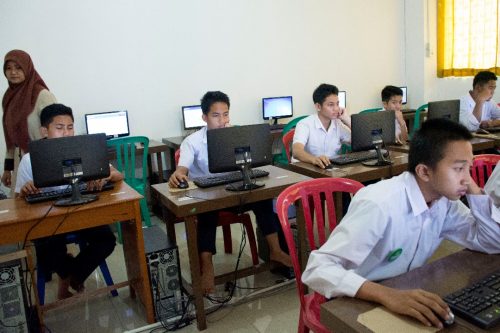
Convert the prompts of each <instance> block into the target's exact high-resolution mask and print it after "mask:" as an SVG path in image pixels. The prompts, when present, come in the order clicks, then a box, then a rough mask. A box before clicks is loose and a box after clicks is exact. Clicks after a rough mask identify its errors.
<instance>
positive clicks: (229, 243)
mask: <svg viewBox="0 0 500 333" xmlns="http://www.w3.org/2000/svg"><path fill="white" fill-rule="evenodd" d="M222 234H223V236H224V252H226V253H233V239H232V237H231V226H230V225H227V224H224V225H222Z"/></svg>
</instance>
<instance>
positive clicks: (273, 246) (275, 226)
mask: <svg viewBox="0 0 500 333" xmlns="http://www.w3.org/2000/svg"><path fill="white" fill-rule="evenodd" d="M229 106H230V103H229V97H228V96H227V95H226V94H225V93H223V92H220V91H209V92H207V93H206V94H205V95H204V96H203V98H202V99H201V109H202V112H203V115H202V117H203V120H204V121H205V122H206V123H207V126H205V127H203V128H201V129H200V130H199V131H197V132H195V133H193V134H191V135H190V136H188V137H187V138H186V139H185V140H184V141H183V142H182V144H181V147H180V151H181V154H180V159H179V163H178V166H177V168H176V169H175V172H174V173H173V174H172V176H171V177H170V179H169V185H170V187H173V188H176V187H179V184H180V182H182V181H187V180H188V176H189V177H190V178H196V177H202V176H207V175H210V172H209V170H208V150H207V131H211V130H216V129H218V128H223V127H227V126H229ZM248 210H252V211H253V212H254V214H255V218H256V221H257V225H258V226H259V228H260V230H261V231H262V234H263V235H264V236H265V238H266V241H267V244H268V245H269V252H270V258H271V260H273V261H277V262H279V263H281V264H283V265H285V266H288V267H291V266H292V261H291V258H290V256H289V255H288V254H286V253H285V252H284V251H283V250H282V249H281V247H280V243H279V239H278V231H279V230H281V229H280V228H281V227H280V224H279V220H278V217H277V215H276V214H275V213H274V212H273V202H272V200H264V201H260V202H255V203H251V204H247V205H245V206H244V207H243V209H242V211H248ZM218 215H219V212H218V211H212V212H207V213H203V214H199V215H198V216H197V220H198V223H197V228H198V229H197V230H198V250H199V252H200V266H201V279H202V288H203V290H204V293H205V294H208V293H212V292H214V291H215V284H214V266H213V262H212V256H213V255H214V254H215V252H216V251H215V235H216V229H217V218H218Z"/></svg>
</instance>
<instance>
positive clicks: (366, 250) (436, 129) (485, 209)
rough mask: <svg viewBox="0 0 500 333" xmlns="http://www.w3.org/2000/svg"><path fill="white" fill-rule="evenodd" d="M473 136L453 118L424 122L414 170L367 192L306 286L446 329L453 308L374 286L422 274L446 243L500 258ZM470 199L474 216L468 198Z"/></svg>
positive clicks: (316, 257) (317, 258)
mask: <svg viewBox="0 0 500 333" xmlns="http://www.w3.org/2000/svg"><path fill="white" fill-rule="evenodd" d="M470 139H471V134H470V132H469V131H468V130H467V128H465V127H464V126H462V125H460V124H458V123H454V122H452V121H450V120H447V119H432V120H428V121H426V122H425V123H423V125H422V128H421V129H420V130H419V131H418V132H417V133H416V135H415V137H414V138H413V139H412V141H411V143H410V152H409V158H408V171H406V172H404V173H403V174H401V175H399V176H396V177H393V178H391V179H387V180H382V181H380V182H378V183H376V184H373V185H370V186H367V187H365V188H363V189H361V190H360V191H359V192H358V193H357V194H356V195H355V196H354V197H353V199H352V202H351V205H350V207H349V210H348V212H347V215H346V216H345V217H344V219H343V220H342V222H341V223H340V224H339V225H338V226H337V228H336V229H335V230H334V231H333V232H332V234H331V235H330V238H329V239H328V240H327V241H326V242H325V244H324V245H323V246H322V247H321V248H320V249H318V250H317V251H313V252H312V253H311V255H310V257H309V261H308V263H307V267H306V269H305V271H304V274H303V276H302V281H303V282H304V283H305V284H307V285H308V286H309V287H311V288H312V289H314V290H315V291H317V292H318V293H320V294H322V295H325V296H326V297H327V298H331V297H337V296H349V297H356V298H360V299H363V300H367V301H372V302H376V303H379V304H382V305H383V306H385V307H386V308H388V309H389V310H391V311H393V312H396V313H399V314H404V315H408V316H411V317H414V318H416V319H417V320H419V321H421V322H422V323H423V324H425V325H427V326H431V325H434V326H436V327H439V328H442V327H443V324H442V322H441V321H442V320H448V319H449V312H448V311H449V308H448V306H447V304H446V303H445V302H444V301H443V300H442V299H441V298H440V297H439V296H438V295H436V294H433V293H430V292H427V291H424V290H420V289H419V290H398V289H393V288H389V287H386V286H383V285H381V284H378V283H376V282H374V281H380V280H384V279H388V278H391V277H394V276H397V275H400V274H403V273H405V272H408V271H409V270H412V269H414V268H417V267H420V266H422V265H424V264H425V263H426V261H427V260H428V259H429V258H430V257H431V256H432V254H433V253H434V251H435V250H436V249H437V248H438V246H439V244H440V243H441V241H442V240H443V239H448V240H450V241H452V242H455V243H457V244H460V245H461V246H464V247H467V248H469V249H471V250H474V251H481V252H486V253H500V225H499V223H500V218H499V215H498V213H499V212H498V211H497V208H496V207H495V206H494V204H493V201H492V199H491V198H490V197H489V196H488V195H485V194H484V192H483V191H482V190H481V189H480V188H479V187H478V186H477V185H476V183H474V181H473V180H472V178H471V177H470V174H469V169H470V166H471V164H472V158H473V155H472V146H471V143H470V142H469V140H470ZM466 194H467V200H468V202H469V204H470V207H471V209H469V208H467V207H466V206H465V205H464V204H463V203H462V202H461V201H460V200H458V199H460V197H461V196H463V195H466Z"/></svg>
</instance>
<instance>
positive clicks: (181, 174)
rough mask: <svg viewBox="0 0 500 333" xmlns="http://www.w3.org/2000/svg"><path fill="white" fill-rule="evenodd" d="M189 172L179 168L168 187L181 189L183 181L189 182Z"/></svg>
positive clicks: (169, 181) (186, 169)
mask: <svg viewBox="0 0 500 333" xmlns="http://www.w3.org/2000/svg"><path fill="white" fill-rule="evenodd" d="M188 171H189V170H188V168H186V167H183V166H177V168H176V169H175V172H174V173H173V174H172V175H171V176H170V179H169V180H168V185H169V186H170V187H173V188H176V187H179V183H180V182H181V181H187V180H188Z"/></svg>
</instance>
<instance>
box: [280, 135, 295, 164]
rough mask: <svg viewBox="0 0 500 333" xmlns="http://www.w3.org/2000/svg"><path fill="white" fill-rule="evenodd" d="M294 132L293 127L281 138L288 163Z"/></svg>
mask: <svg viewBox="0 0 500 333" xmlns="http://www.w3.org/2000/svg"><path fill="white" fill-rule="evenodd" d="M294 134H295V129H291V130H290V131H288V132H287V133H286V134H285V135H283V137H282V138H281V141H282V142H283V146H284V147H285V153H286V158H287V159H288V163H290V161H291V159H292V157H291V156H290V145H291V144H292V141H293V135H294Z"/></svg>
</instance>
